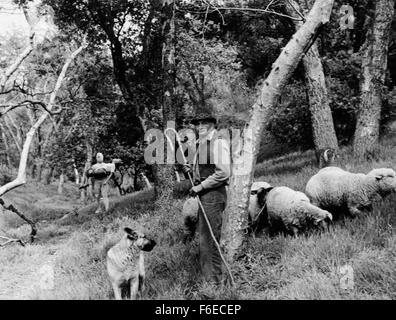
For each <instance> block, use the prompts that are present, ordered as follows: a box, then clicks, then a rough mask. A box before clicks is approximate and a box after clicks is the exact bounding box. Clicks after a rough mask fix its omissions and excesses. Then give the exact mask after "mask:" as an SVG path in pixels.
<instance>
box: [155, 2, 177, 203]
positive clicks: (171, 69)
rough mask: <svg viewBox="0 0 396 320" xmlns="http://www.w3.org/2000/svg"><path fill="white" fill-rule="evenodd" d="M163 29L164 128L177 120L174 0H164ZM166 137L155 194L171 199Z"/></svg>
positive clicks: (170, 174) (156, 171)
mask: <svg viewBox="0 0 396 320" xmlns="http://www.w3.org/2000/svg"><path fill="white" fill-rule="evenodd" d="M162 17H163V18H162V30H163V48H162V75H163V89H162V94H163V96H162V114H163V127H164V130H166V129H167V126H168V124H169V123H170V122H172V123H174V122H175V121H176V107H175V99H174V96H175V87H176V62H175V46H176V43H175V41H176V34H175V32H176V29H175V4H174V1H173V0H166V1H165V0H163V7H162ZM166 142H167V141H166V139H164V160H165V164H160V165H157V166H156V167H155V176H156V177H155V178H156V181H155V182H156V186H155V194H156V198H157V199H170V198H172V196H173V187H174V184H175V181H174V165H172V164H170V162H171V161H172V159H171V158H172V154H171V152H172V149H171V148H169V147H170V146H169V145H168V143H166Z"/></svg>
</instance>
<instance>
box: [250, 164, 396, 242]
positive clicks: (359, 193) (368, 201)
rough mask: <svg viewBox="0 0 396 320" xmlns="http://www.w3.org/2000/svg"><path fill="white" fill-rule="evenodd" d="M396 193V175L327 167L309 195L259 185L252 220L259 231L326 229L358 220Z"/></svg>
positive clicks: (316, 177)
mask: <svg viewBox="0 0 396 320" xmlns="http://www.w3.org/2000/svg"><path fill="white" fill-rule="evenodd" d="M393 192H396V173H395V171H394V170H392V169H387V168H381V169H374V170H372V171H370V172H369V173H367V174H362V173H351V172H348V171H345V170H343V169H341V168H338V167H326V168H323V169H321V170H320V171H319V172H318V173H317V174H315V175H314V176H313V177H311V178H310V180H309V181H308V183H307V185H306V188H305V194H304V193H303V192H299V191H295V190H292V189H290V188H288V187H284V186H281V187H272V186H271V185H269V184H268V183H266V182H255V183H253V185H252V188H251V196H250V202H249V210H248V211H249V219H250V223H251V226H252V228H254V229H255V230H259V229H263V228H265V229H267V231H269V232H270V233H272V232H279V231H282V232H286V233H288V234H290V235H297V234H299V233H302V232H305V231H307V230H308V229H312V228H326V227H327V226H328V224H329V223H330V222H331V221H332V220H338V219H340V218H341V217H345V216H349V217H356V216H359V215H362V214H363V213H366V212H370V211H372V209H373V202H374V201H375V200H376V199H383V198H384V197H386V196H387V195H389V194H391V193H393Z"/></svg>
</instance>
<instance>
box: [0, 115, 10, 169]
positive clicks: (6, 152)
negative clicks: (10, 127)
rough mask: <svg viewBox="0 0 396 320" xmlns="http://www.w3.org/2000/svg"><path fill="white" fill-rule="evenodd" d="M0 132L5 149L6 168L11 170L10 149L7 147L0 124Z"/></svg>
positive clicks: (3, 130)
mask: <svg viewBox="0 0 396 320" xmlns="http://www.w3.org/2000/svg"><path fill="white" fill-rule="evenodd" d="M0 130H1V137H2V139H3V143H4V148H5V155H6V162H7V168H11V167H12V162H11V157H10V152H11V149H10V146H9V145H8V141H7V137H6V134H5V129H4V127H3V125H2V124H1V123H0Z"/></svg>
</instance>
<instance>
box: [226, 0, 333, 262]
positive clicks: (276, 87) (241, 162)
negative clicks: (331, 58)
mask: <svg viewBox="0 0 396 320" xmlns="http://www.w3.org/2000/svg"><path fill="white" fill-rule="evenodd" d="M333 3H334V0H317V1H316V2H315V4H314V6H313V8H312V10H311V11H310V13H309V15H308V16H307V18H306V22H305V23H304V24H303V25H302V26H301V27H300V28H299V29H298V31H297V32H296V34H294V35H293V37H292V39H291V40H290V41H289V43H288V44H287V45H286V47H285V48H284V49H283V50H282V52H281V54H280V56H279V57H278V59H277V60H276V61H275V63H274V64H273V66H272V70H271V73H270V74H269V76H268V77H267V79H266V80H265V81H264V83H263V85H262V87H261V90H260V92H259V95H258V98H257V100H256V102H255V104H254V105H253V107H252V114H251V118H250V122H249V125H248V127H247V128H246V129H245V130H244V132H243V136H242V139H239V141H235V142H238V144H237V143H234V141H233V143H232V146H233V148H232V156H233V165H232V172H233V175H232V177H231V179H230V180H231V181H230V187H229V191H228V203H227V207H226V210H225V214H224V220H223V227H222V236H221V245H222V247H223V248H224V250H225V253H226V255H227V257H228V259H230V260H231V259H233V258H235V257H236V256H238V254H239V253H241V252H242V250H243V246H244V243H245V235H246V228H247V222H248V215H247V208H248V204H249V197H250V187H251V184H252V180H253V173H254V167H255V165H256V159H257V154H258V151H259V147H260V142H261V136H262V132H263V129H264V127H265V125H266V120H267V114H268V111H269V110H270V109H271V108H272V107H274V106H275V105H276V103H277V101H278V99H279V96H280V94H281V92H282V89H283V88H284V87H285V85H286V84H287V82H288V80H289V78H290V76H291V75H292V73H293V72H294V70H295V69H296V67H297V65H298V63H299V61H300V60H301V58H302V56H303V53H304V51H305V48H306V46H307V45H308V44H309V43H310V42H311V41H312V39H313V38H314V37H315V35H316V33H317V30H318V28H319V27H320V26H322V25H323V24H325V23H327V22H328V21H329V19H330V14H331V10H332V7H333ZM233 140H234V137H233Z"/></svg>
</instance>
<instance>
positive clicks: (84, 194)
mask: <svg viewBox="0 0 396 320" xmlns="http://www.w3.org/2000/svg"><path fill="white" fill-rule="evenodd" d="M86 145H87V160H86V161H85V166H84V172H83V175H82V178H81V186H84V185H86V184H88V178H87V175H86V174H87V171H88V169H89V168H90V167H91V166H92V156H93V150H92V144H91V143H90V142H89V141H88V140H87V143H86ZM92 198H93V196H92V187H91V186H88V187H87V188H82V189H81V194H80V199H81V201H85V199H92Z"/></svg>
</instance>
